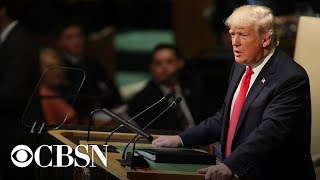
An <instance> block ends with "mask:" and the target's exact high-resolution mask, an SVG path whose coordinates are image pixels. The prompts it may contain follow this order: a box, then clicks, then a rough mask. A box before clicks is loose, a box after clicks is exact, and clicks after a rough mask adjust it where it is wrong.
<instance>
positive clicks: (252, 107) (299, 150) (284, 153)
mask: <svg viewBox="0 0 320 180" xmlns="http://www.w3.org/2000/svg"><path fill="white" fill-rule="evenodd" d="M244 70H245V66H244V65H241V64H237V63H235V64H234V66H233V69H232V70H231V74H230V78H229V88H228V91H227V94H226V97H225V101H224V104H223V106H222V108H221V109H220V110H219V111H218V112H217V113H216V114H215V115H214V116H213V117H210V118H208V119H207V120H205V121H203V122H202V123H200V124H199V125H198V126H196V127H194V128H192V129H189V130H187V131H185V132H183V133H182V134H181V135H180V136H181V138H182V140H183V143H184V145H185V146H197V145H205V144H210V143H212V142H215V141H220V142H221V148H222V153H223V156H224V152H225V146H226V144H225V143H226V135H227V130H228V125H229V118H230V107H231V102H232V98H233V94H234V92H235V90H236V88H237V86H238V84H239V81H240V79H241V77H242V75H243V73H244ZM263 78H264V79H265V80H266V81H265V82H264V83H263V82H262V79H263ZM310 134H311V103H310V89H309V79H308V75H307V73H306V72H305V70H304V69H303V68H302V67H301V66H300V65H298V64H297V63H296V62H295V61H294V60H293V59H292V58H290V57H289V56H287V55H286V54H285V53H283V52H282V51H280V50H278V49H277V50H276V51H275V53H274V54H273V56H272V57H271V58H270V59H269V61H268V62H267V63H266V64H265V66H264V67H263V69H262V70H261V72H260V74H259V75H258V77H257V79H256V80H255V82H254V84H253V85H252V87H251V89H250V91H249V93H248V95H247V98H246V101H245V103H244V105H243V109H242V112H241V114H240V118H239V121H238V125H237V128H236V133H235V137H234V139H233V144H232V154H231V155H230V156H229V157H227V158H225V159H224V160H223V163H225V164H226V165H227V166H228V167H229V168H230V169H231V170H232V171H233V172H234V173H236V174H237V175H238V176H240V177H248V178H249V179H259V180H261V179H315V174H314V170H313V166H312V161H311V158H310V138H311V135H310Z"/></svg>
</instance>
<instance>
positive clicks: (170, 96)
mask: <svg viewBox="0 0 320 180" xmlns="http://www.w3.org/2000/svg"><path fill="white" fill-rule="evenodd" d="M172 97H173V94H172V93H169V94H167V95H165V96H164V98H165V99H166V100H168V99H170V98H172Z"/></svg>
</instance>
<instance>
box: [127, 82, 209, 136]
mask: <svg viewBox="0 0 320 180" xmlns="http://www.w3.org/2000/svg"><path fill="white" fill-rule="evenodd" d="M183 79H185V80H182V79H181V80H180V86H181V90H182V94H183V96H184V98H185V100H186V103H187V105H188V107H189V109H190V111H191V114H192V116H193V118H194V120H195V124H198V123H199V122H200V121H201V120H202V119H204V118H205V117H206V114H207V113H206V111H207V109H208V108H207V107H206V105H207V104H206V101H205V100H206V99H205V98H202V96H203V95H204V93H200V91H201V88H197V86H196V85H195V84H194V83H191V79H189V78H187V77H183ZM163 96H164V94H163V93H162V91H161V89H160V87H159V85H158V84H157V83H155V82H154V81H153V80H151V81H149V82H148V84H147V85H146V87H145V88H144V89H143V90H142V91H141V92H139V93H137V94H136V95H135V96H134V97H133V98H132V99H131V100H130V101H129V103H128V107H129V111H128V112H129V115H130V116H131V117H133V116H135V115H136V114H138V113H140V112H141V111H143V110H144V109H145V108H147V107H148V106H150V105H152V104H153V103H155V102H156V101H158V100H159V99H161V98H162V97H163ZM168 105H169V103H168V102H166V101H163V102H162V103H160V104H159V105H158V106H156V107H154V108H153V109H151V110H149V111H147V112H146V113H144V114H143V115H142V116H140V117H139V118H137V119H136V121H135V122H136V123H137V124H139V125H140V126H142V127H144V126H145V125H147V124H148V123H149V122H150V121H151V120H152V119H153V118H155V117H156V116H157V115H159V114H160V113H161V112H162V111H163V110H164V109H165V108H167V107H168ZM175 111H176V110H175V109H170V110H169V111H167V112H166V113H165V114H163V115H162V116H161V117H160V118H159V119H158V120H156V121H155V122H154V123H153V124H152V125H151V126H149V128H150V129H166V130H182V129H181V126H180V123H181V122H179V121H178V119H177V115H176V112H175Z"/></svg>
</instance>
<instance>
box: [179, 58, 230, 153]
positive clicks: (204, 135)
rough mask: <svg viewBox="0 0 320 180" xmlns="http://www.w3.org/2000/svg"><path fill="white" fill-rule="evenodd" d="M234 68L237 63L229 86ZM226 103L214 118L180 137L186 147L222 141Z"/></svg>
mask: <svg viewBox="0 0 320 180" xmlns="http://www.w3.org/2000/svg"><path fill="white" fill-rule="evenodd" d="M234 67H235V63H233V65H232V67H231V71H230V75H229V79H228V84H230V81H231V78H232V75H233V70H234ZM225 102H226V100H225ZM225 102H224V103H223V104H222V106H221V108H220V109H219V110H218V111H217V112H216V113H215V114H214V115H213V116H212V117H209V118H208V119H206V120H204V121H202V122H201V123H200V124H198V125H197V126H195V127H192V128H190V129H188V130H186V131H184V132H182V133H181V134H180V135H179V136H180V137H181V140H182V142H183V145H184V146H186V147H195V146H199V145H208V144H211V143H214V142H217V141H219V140H220V136H221V127H222V121H223V115H224V110H225Z"/></svg>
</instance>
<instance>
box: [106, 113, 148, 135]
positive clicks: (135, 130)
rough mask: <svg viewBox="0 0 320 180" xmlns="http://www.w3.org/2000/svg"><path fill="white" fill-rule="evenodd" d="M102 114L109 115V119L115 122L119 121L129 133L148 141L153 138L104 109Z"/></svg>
mask: <svg viewBox="0 0 320 180" xmlns="http://www.w3.org/2000/svg"><path fill="white" fill-rule="evenodd" d="M102 112H104V113H105V114H107V115H109V116H110V117H111V118H113V119H116V120H117V121H120V122H121V123H122V124H123V125H124V126H126V127H127V128H128V129H130V130H131V131H133V132H135V133H137V134H139V135H140V136H143V137H145V138H146V139H148V140H149V141H152V140H153V137H152V136H151V135H150V134H147V133H145V132H143V131H142V130H140V129H139V128H137V127H136V126H134V125H133V124H131V123H130V122H128V121H126V120H124V119H122V118H121V117H119V116H118V115H116V114H114V113H113V112H111V111H109V110H108V109H106V108H103V109H102Z"/></svg>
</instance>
